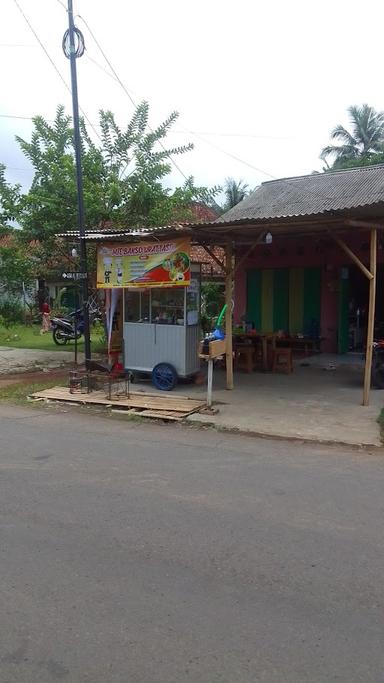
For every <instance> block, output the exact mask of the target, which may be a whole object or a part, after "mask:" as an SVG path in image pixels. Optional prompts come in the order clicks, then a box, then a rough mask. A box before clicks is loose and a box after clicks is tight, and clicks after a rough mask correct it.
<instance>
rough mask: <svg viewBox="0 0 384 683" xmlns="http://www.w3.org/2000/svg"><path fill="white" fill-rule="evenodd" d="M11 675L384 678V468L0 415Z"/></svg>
mask: <svg viewBox="0 0 384 683" xmlns="http://www.w3.org/2000/svg"><path fill="white" fill-rule="evenodd" d="M0 434H1V442H0V522H1V524H0V567H1V572H0V600H1V603H0V614H1V617H0V681H1V683H48V682H49V683H52V682H55V681H63V682H64V683H69V682H73V683H80V682H81V683H82V682H87V683H136V682H137V683H184V682H186V681H188V682H193V683H195V682H196V683H216V682H217V683H219V682H220V683H245V682H246V683H255V682H258V681H263V682H264V681H265V682H266V683H304V682H305V683H319V682H320V681H321V682H323V683H329V681H339V682H340V681H342V682H343V683H354V682H357V681H362V682H363V683H371V682H372V683H373V682H375V683H379V682H381V681H383V680H384V614H383V606H384V600H383V597H384V595H383V594H384V582H383V567H384V562H383V559H384V553H383V540H384V532H383V528H384V525H383V513H384V496H383V490H384V458H383V457H382V455H380V454H378V453H375V454H369V453H363V452H357V451H352V452H348V451H342V450H329V449H326V448H320V447H319V448H314V447H308V446H305V445H297V444H293V443H286V442H283V441H277V442H275V441H267V440H257V439H253V438H249V437H248V438H243V437H240V436H236V435H224V434H220V433H216V432H213V431H207V430H206V431H199V430H195V429H191V428H189V429H187V428H180V427H178V426H175V425H172V426H158V425H153V424H145V425H141V424H137V423H132V422H122V421H121V420H119V421H117V420H111V419H106V418H103V417H98V416H94V415H91V416H89V415H79V414H75V413H74V412H65V413H58V412H57V411H56V410H55V409H52V410H50V411H47V410H39V409H34V410H32V409H27V408H11V407H9V406H2V407H1V408H0Z"/></svg>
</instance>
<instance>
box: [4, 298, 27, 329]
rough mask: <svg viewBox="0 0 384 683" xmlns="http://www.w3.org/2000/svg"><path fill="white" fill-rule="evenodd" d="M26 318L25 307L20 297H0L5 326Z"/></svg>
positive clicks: (20, 321)
mask: <svg viewBox="0 0 384 683" xmlns="http://www.w3.org/2000/svg"><path fill="white" fill-rule="evenodd" d="M23 320H24V309H23V305H22V303H21V302H20V300H19V299H16V298H12V297H9V298H7V299H0V321H1V323H2V324H3V325H4V327H10V326H11V325H15V324H16V323H22V322H23Z"/></svg>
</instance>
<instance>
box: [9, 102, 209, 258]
mask: <svg viewBox="0 0 384 683" xmlns="http://www.w3.org/2000/svg"><path fill="white" fill-rule="evenodd" d="M148 116H149V105H148V103H147V102H142V103H141V104H140V105H139V106H138V107H137V109H136V111H135V113H134V115H133V117H132V119H131V120H130V121H129V123H128V125H127V126H126V127H125V128H124V129H122V128H120V127H119V126H118V125H117V123H116V120H115V117H114V115H113V113H112V112H110V111H103V110H102V111H100V114H99V122H100V129H101V136H100V137H101V140H100V142H98V143H97V144H96V143H95V142H94V141H93V140H92V139H91V138H90V136H89V134H88V132H87V128H86V125H85V123H84V121H82V122H81V134H82V164H83V186H84V205H85V218H86V227H87V228H88V229H90V228H94V227H97V226H99V225H102V224H104V223H105V222H106V221H112V222H113V224H114V226H115V227H119V226H124V227H127V226H130V227H149V226H154V225H162V224H167V223H171V222H174V221H179V220H186V219H187V220H188V218H189V217H190V209H189V204H190V203H191V201H204V200H207V199H211V198H212V197H213V195H214V194H216V193H217V192H218V191H219V189H220V188H213V189H212V190H210V191H208V190H206V188H199V187H195V185H194V182H193V179H192V178H189V179H188V180H187V181H186V182H185V183H184V184H183V185H182V186H181V187H178V188H176V189H175V190H171V189H169V188H167V187H165V186H164V182H165V179H166V176H167V175H168V174H169V173H170V170H171V161H170V157H171V156H172V157H174V156H178V155H180V154H184V153H185V152H187V151H189V150H190V149H192V147H193V146H192V145H186V146H183V147H176V148H170V149H169V148H166V147H164V144H163V140H164V139H165V138H166V136H167V134H168V132H169V131H170V129H171V127H172V125H173V124H174V122H175V121H176V119H177V117H178V114H177V112H172V114H171V115H170V116H169V117H168V118H167V119H166V120H165V121H164V122H163V123H161V124H160V125H159V126H158V127H157V128H155V129H154V130H153V131H151V130H149V129H148ZM33 123H34V130H33V133H32V136H31V140H30V141H26V140H23V139H22V138H20V137H18V138H17V141H18V143H19V145H20V147H21V149H22V151H23V152H24V154H25V155H26V157H27V158H28V159H29V161H30V162H31V163H32V165H33V167H34V170H35V175H34V179H33V182H32V185H31V188H30V190H29V191H28V192H27V193H26V194H22V193H21V191H20V188H19V187H18V186H15V187H14V188H11V187H9V186H7V185H6V184H4V180H3V183H2V184H1V182H2V181H1V178H2V177H3V176H1V175H0V208H1V210H2V212H3V214H4V216H5V217H6V216H8V215H10V214H11V213H12V214H13V215H14V216H15V217H16V218H17V220H18V222H19V223H20V225H21V227H22V229H23V235H24V236H25V238H26V239H28V240H31V239H36V240H39V241H40V242H41V244H43V245H44V247H45V249H46V252H47V253H48V252H49V250H50V251H52V239H53V237H54V235H55V234H57V233H64V232H68V231H70V230H74V229H76V227H77V204H76V173H75V158H74V149H73V130H72V127H71V125H72V124H71V117H70V116H68V115H67V114H66V113H65V110H64V107H63V106H59V107H58V109H57V113H56V118H55V121H54V122H53V123H52V124H50V123H49V122H48V121H46V120H45V119H44V118H43V117H42V116H36V117H35V118H34V119H33ZM3 171H4V169H3ZM0 173H1V169H0ZM1 215H2V214H0V218H1Z"/></svg>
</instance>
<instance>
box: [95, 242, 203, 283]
mask: <svg viewBox="0 0 384 683" xmlns="http://www.w3.org/2000/svg"><path fill="white" fill-rule="evenodd" d="M190 252H191V240H190V238H189V237H187V238H180V239H175V240H168V241H164V242H139V243H136V244H121V243H115V244H103V246H100V247H98V250H97V287H98V288H99V289H111V288H115V287H180V286H181V287H185V286H187V285H189V284H190V282H191V270H190Z"/></svg>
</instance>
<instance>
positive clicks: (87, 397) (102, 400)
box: [33, 387, 204, 414]
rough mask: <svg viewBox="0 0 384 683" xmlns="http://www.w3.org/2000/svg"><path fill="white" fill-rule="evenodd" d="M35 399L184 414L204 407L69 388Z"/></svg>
mask: <svg viewBox="0 0 384 683" xmlns="http://www.w3.org/2000/svg"><path fill="white" fill-rule="evenodd" d="M33 396H34V398H45V399H51V400H56V401H69V402H72V403H82V404H84V403H85V404H86V403H89V404H94V405H95V404H97V405H113V406H114V407H116V406H118V407H120V406H121V407H126V408H147V409H158V410H166V411H176V412H183V413H187V414H188V413H190V412H194V411H195V410H199V408H201V407H202V406H203V405H204V401H197V400H190V399H188V400H187V399H182V398H180V399H179V400H178V399H177V398H176V397H175V399H173V398H172V399H170V398H169V397H168V396H167V397H162V396H148V397H147V396H146V395H145V394H140V395H139V396H138V395H136V396H130V397H129V398H128V397H120V398H119V399H116V398H114V397H113V395H112V397H111V398H108V397H107V396H105V392H103V391H97V392H96V391H95V392H92V393H90V394H81V393H75V394H71V393H69V389H68V388H67V387H54V388H52V389H45V390H43V391H39V392H36V393H35V394H33Z"/></svg>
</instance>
